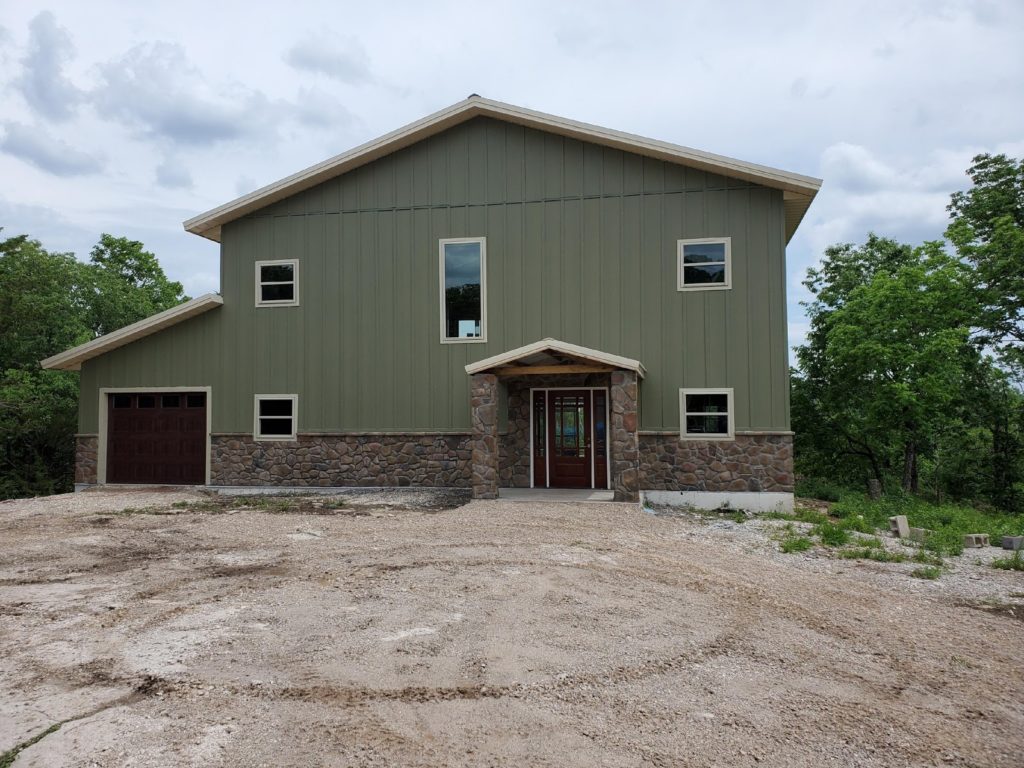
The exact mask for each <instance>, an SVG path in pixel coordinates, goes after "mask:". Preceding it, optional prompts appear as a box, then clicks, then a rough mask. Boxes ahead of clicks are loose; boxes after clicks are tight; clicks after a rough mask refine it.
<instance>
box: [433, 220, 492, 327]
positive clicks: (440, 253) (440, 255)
mask: <svg viewBox="0 0 1024 768" xmlns="http://www.w3.org/2000/svg"><path fill="white" fill-rule="evenodd" d="M449 243H480V336H479V337H477V338H473V339H469V338H454V339H453V338H448V336H446V335H445V323H444V320H445V317H444V311H445V306H444V247H445V245H447V244H449ZM437 263H438V281H439V288H440V297H441V343H442V344H482V343H484V342H485V341H487V238H486V237H448V238H442V239H441V240H438V243H437Z"/></svg>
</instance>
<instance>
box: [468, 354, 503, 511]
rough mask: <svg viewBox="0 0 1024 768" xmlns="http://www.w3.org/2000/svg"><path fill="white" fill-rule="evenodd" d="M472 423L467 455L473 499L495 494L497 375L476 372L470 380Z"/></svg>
mask: <svg viewBox="0 0 1024 768" xmlns="http://www.w3.org/2000/svg"><path fill="white" fill-rule="evenodd" d="M469 387H470V388H469V403H470V415H471V419H472V423H473V453H472V458H471V459H470V462H471V465H472V466H471V468H472V474H473V478H472V484H473V498H474V499H496V498H498V377H497V376H495V375H494V374H493V373H477V374H474V375H473V377H472V378H471V379H470V383H469Z"/></svg>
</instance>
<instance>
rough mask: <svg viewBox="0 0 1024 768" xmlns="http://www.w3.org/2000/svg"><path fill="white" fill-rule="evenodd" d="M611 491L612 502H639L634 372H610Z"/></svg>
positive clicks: (638, 456)
mask: <svg viewBox="0 0 1024 768" xmlns="http://www.w3.org/2000/svg"><path fill="white" fill-rule="evenodd" d="M610 395H611V406H612V407H611V416H612V423H611V445H610V448H611V464H612V488H613V489H614V490H615V500H616V501H639V500H640V472H639V463H640V445H639V441H638V439H637V378H636V372H635V371H614V372H613V373H612V386H611V392H610Z"/></svg>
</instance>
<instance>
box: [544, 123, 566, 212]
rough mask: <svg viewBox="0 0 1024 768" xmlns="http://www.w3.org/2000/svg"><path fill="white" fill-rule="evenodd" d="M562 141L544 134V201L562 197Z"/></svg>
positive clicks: (558, 137)
mask: <svg viewBox="0 0 1024 768" xmlns="http://www.w3.org/2000/svg"><path fill="white" fill-rule="evenodd" d="M563 141H564V140H563V139H562V137H561V136H558V135H556V134H553V133H545V134H544V199H545V200H552V199H555V198H560V197H562V194H563V188H564V185H563V183H562V174H563V172H564V166H565V153H564V151H563V148H562V145H563Z"/></svg>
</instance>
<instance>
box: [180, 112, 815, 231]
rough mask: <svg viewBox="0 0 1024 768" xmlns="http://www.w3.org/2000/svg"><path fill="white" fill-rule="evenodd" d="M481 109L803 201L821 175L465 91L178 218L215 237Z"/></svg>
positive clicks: (810, 196) (187, 226)
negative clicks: (423, 113) (344, 149)
mask: <svg viewBox="0 0 1024 768" xmlns="http://www.w3.org/2000/svg"><path fill="white" fill-rule="evenodd" d="M481 115H483V116H490V117H496V118H498V119H502V120H507V121H509V122H512V123H516V124H519V125H523V126H526V127H528V128H536V129H538V130H542V131H548V132H551V133H556V134H559V135H562V136H567V137H570V138H574V139H579V140H581V141H589V142H593V143H597V144H601V145H604V146H608V147H613V148H616V149H621V150H624V151H627V152H634V153H637V154H641V155H646V156H648V157H652V158H656V159H659V160H665V161H667V162H671V163H676V164H680V165H686V166H689V167H692V168H698V169H700V170H705V171H710V172H712V173H717V174H721V175H723V176H728V177H731V178H737V179H742V180H744V181H750V182H754V183H757V184H761V185H763V186H767V187H772V188H775V189H782V190H784V191H788V192H796V193H799V194H801V195H806V197H807V205H810V201H811V199H813V197H814V195H815V194H816V193H817V191H818V189H819V188H820V187H821V179H816V178H813V177H811V176H803V175H801V174H798V173H792V172H790V171H783V170H780V169H778V168H771V167H769V166H765V165H758V164H756V163H748V162H744V161H742V160H737V159H735V158H731V157H726V156H725V155H716V154H713V153H711V152H702V151H701V150H697V149H691V148H689V147H683V146H680V145H677V144H670V143H668V142H664V141H658V140H656V139H648V138H645V137H643V136H636V135H634V134H631V133H623V132H622V131H614V130H611V129H610V128H602V127H600V126H597V125H591V124H589V123H581V122H577V121H575V120H569V119H568V118H564V117H558V116H557V115H549V114H547V113H544V112H537V111H534V110H532V109H525V108H524V107H517V106H515V105H512V104H505V103H502V102H500V101H492V100H490V99H484V98H481V97H479V96H471V97H470V98H468V99H466V100H465V101H460V102H458V103H456V104H453V105H452V106H450V107H447V108H445V109H442V110H440V111H439V112H435V113H434V114H432V115H428V116H427V117H424V118H422V119H420V120H417V121H415V122H413V123H409V124H408V125H406V126H404V127H402V128H399V129H398V130H396V131H392V132H391V133H387V134H385V135H383V136H381V137H380V138H377V139H374V140H373V141H369V142H366V143H365V144H361V145H360V146H358V147H355V148H354V149H351V150H349V151H348V152H344V153H342V154H340V155H336V156H335V157H332V158H330V159H328V160H324V161H323V162H321V163H317V164H316V165H313V166H310V167H309V168H306V169H305V170H302V171H299V172H298V173H295V174H292V175H291V176H287V177H285V178H283V179H281V180H280V181H276V182H274V183H273V184H268V185H267V186H265V187H261V188H260V189H257V190H255V191H254V192H250V193H249V194H247V195H243V196H242V197H239V198H237V199H236V200H232V201H231V202H228V203H225V204H224V205H221V206H218V207H217V208H213V209H211V210H209V211H207V212H206V213H202V214H200V215H199V216H195V217H193V218H191V219H188V220H187V221H186V222H185V223H184V227H185V230H186V231H188V232H191V233H193V234H197V235H201V236H203V237H206V238H209V239H211V240H216V241H219V240H220V228H221V226H222V225H223V224H226V223H227V222H229V221H233V220H235V219H237V218H240V217H242V216H244V215H245V214H247V213H251V212H252V211H255V210H258V209H259V208H263V207H265V206H267V205H270V204H271V203H275V202H277V201H278V200H282V199H284V198H286V197H289V196H291V195H294V194H296V193H298V192H301V191H303V190H306V189H309V188H310V187H313V186H315V185H317V184H320V183H322V182H324V181H327V180H328V179H331V178H334V177H335V176H339V175H341V174H343V173H346V172H348V171H351V170H353V169H355V168H358V167H359V166H361V165H365V164H367V163H370V162H372V161H374V160H377V159H379V158H381V157H383V156H385V155H388V154H391V153H392V152H396V151H397V150H399V149H402V148H404V147H407V146H409V145H411V144H415V143H416V142H419V141H422V140H423V139H426V138H429V137H430V136H433V135H434V134H437V133H440V132H441V131H444V130H447V129H448V128H451V127H453V126H455V125H458V124H459V123H463V122H465V121H467V120H470V119H472V118H474V117H478V116H481ZM794 229H795V228H794ZM788 230H789V227H788V226H787V238H788V236H791V235H792V232H789V231H788Z"/></svg>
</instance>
